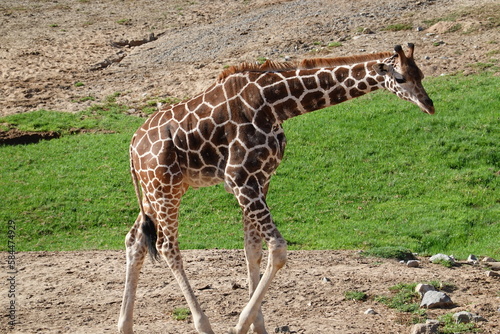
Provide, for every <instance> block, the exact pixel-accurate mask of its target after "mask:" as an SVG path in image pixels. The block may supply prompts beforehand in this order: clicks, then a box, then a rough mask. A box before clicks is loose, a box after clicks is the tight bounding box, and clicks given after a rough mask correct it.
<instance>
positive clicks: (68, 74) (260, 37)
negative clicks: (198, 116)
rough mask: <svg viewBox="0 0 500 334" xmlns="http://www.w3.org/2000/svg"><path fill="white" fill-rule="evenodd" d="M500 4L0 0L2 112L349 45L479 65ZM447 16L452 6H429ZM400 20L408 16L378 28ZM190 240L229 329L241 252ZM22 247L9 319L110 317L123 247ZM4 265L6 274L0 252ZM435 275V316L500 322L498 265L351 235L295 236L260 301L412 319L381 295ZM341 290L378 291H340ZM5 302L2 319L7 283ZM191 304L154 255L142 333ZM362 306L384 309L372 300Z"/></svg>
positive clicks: (77, 322) (336, 51)
mask: <svg viewBox="0 0 500 334" xmlns="http://www.w3.org/2000/svg"><path fill="white" fill-rule="evenodd" d="M499 13H500V5H499V4H498V1H496V0H481V1H472V0H420V1H415V0H396V1H393V0H380V1H372V0H358V1H347V0H335V1H333V0H330V1H319V0H318V1H310V0H307V1H305V0H293V1H280V0H275V1H259V0H258V1H247V0H241V1H235V0H223V1H210V0H198V1H189V2H187V1H180V0H173V1H168V2H166V1H160V0H143V1H140V2H137V1H132V0H102V1H94V0H57V1H56V0H54V1H49V0H36V1H35V0H31V1H20V0H2V2H1V3H0V115H7V114H13V113H20V112H26V111H30V110H36V109H40V108H44V109H52V110H60V111H78V110H82V109H84V108H86V107H88V106H89V105H90V104H92V103H99V102H102V101H105V99H106V97H108V96H110V95H112V94H114V93H117V92H119V93H120V96H119V97H118V102H119V103H126V104H127V105H130V106H131V109H132V110H131V112H133V111H134V110H133V109H135V108H140V107H141V106H144V105H146V104H147V103H148V101H151V100H154V99H155V98H158V97H161V98H165V97H179V98H183V97H186V96H192V95H194V94H195V93H197V92H199V91H200V90H202V89H203V88H204V87H206V86H208V85H209V84H210V83H211V82H212V81H213V80H214V79H215V77H216V76H217V74H218V73H219V72H221V71H222V70H223V69H224V67H225V66H228V65H235V64H238V63H240V62H242V61H248V62H254V61H257V60H259V59H262V58H270V59H274V60H280V61H284V60H285V59H300V58H304V57H315V56H321V57H324V56H344V55H351V54H360V53H370V52H378V51H385V50H391V49H392V48H393V46H394V45H395V44H405V43H407V42H413V43H415V44H416V57H417V61H418V64H419V65H420V67H421V68H422V69H423V71H424V73H425V74H426V75H431V76H437V75H441V74H449V73H454V72H456V71H465V73H471V72H474V71H476V70H478V68H479V67H478V66H474V64H477V63H488V62H491V59H492V58H498V42H499V38H498V37H499V34H498V20H499ZM443 18H448V19H453V20H454V21H453V22H450V21H444V22H438V23H436V21H433V22H429V21H428V20H433V19H443ZM397 23H399V24H401V23H406V24H410V25H411V26H412V29H411V30H403V31H387V30H384V29H385V28H386V27H387V26H389V25H391V24H397ZM419 27H420V28H425V29H424V30H422V31H417V28H419ZM365 28H367V29H369V30H370V31H371V32H372V33H369V32H370V31H368V30H364V29H365ZM418 30H421V29H418ZM332 42H340V43H341V46H336V47H335V46H332V45H331V44H330V43H332ZM329 45H330V46H329ZM471 65H472V66H471ZM77 82H79V83H82V84H80V85H75V83H77ZM89 96H90V97H92V99H93V101H91V100H89V98H88V97H89ZM437 112H439V111H437ZM183 254H184V258H185V262H186V267H187V272H188V275H189V277H190V279H191V281H192V284H193V286H194V287H195V289H196V294H197V295H198V296H199V299H200V302H201V303H202V305H203V308H204V309H205V310H206V313H207V314H208V316H209V317H210V318H211V321H212V323H213V327H214V330H215V331H216V333H224V332H225V330H226V329H227V328H229V327H230V326H232V325H234V324H235V323H236V321H237V316H238V312H239V311H240V310H241V308H242V307H243V305H244V303H245V301H246V299H247V297H246V295H247V292H246V290H245V289H246V273H245V262H244V255H243V252H242V251H241V250H199V251H198V250H196V251H194V250H193V251H184V253H183ZM478 255H479V254H478ZM2 258H4V256H3V255H2ZM16 260H17V262H18V269H19V272H18V274H17V275H16V298H17V299H16V302H17V306H18V309H17V319H18V324H17V325H16V326H15V328H14V330H13V331H12V332H14V333H114V332H116V330H115V328H116V327H115V326H116V321H117V317H118V313H119V308H120V302H121V294H122V289H123V281H124V265H125V254H124V252H123V251H95V252H59V253H19V254H17V258H16ZM1 269H2V272H1V274H0V278H1V280H2V282H5V275H7V274H6V273H7V269H6V268H5V263H4V261H2V268H1ZM324 277H327V278H329V279H330V280H331V281H329V282H323V278H324ZM431 280H439V281H442V282H446V283H450V284H453V285H454V286H455V287H456V289H455V290H454V291H451V292H450V293H449V295H450V297H451V298H452V300H453V302H454V303H455V306H454V307H453V308H451V309H445V310H429V311H428V316H429V317H430V318H437V317H438V316H439V315H442V314H444V313H448V312H457V311H460V310H469V311H471V312H474V313H477V314H479V315H481V316H483V317H484V318H486V319H487V320H488V322H482V323H479V324H478V326H479V327H480V328H481V329H482V330H483V332H482V333H486V334H488V333H490V334H493V333H499V332H500V327H499V325H500V320H499V318H500V311H499V308H500V295H499V291H500V280H499V279H498V278H492V277H486V274H485V269H484V268H483V267H482V266H471V265H462V266H460V267H455V268H452V269H448V268H445V267H443V266H440V265H432V264H429V263H428V262H427V260H426V259H422V262H421V268H407V267H405V266H403V265H401V264H399V263H398V262H397V261H391V260H380V259H372V258H364V257H360V256H359V254H357V253H356V252H355V251H349V252H345V251H312V252H310V251H308V252H305V251H304V252H303V251H300V252H299V251H294V252H290V256H289V262H288V264H287V266H286V267H285V268H284V269H283V270H282V271H281V272H280V273H279V275H278V277H277V279H276V280H275V282H274V283H273V285H272V291H270V293H269V294H268V297H267V298H266V301H265V304H264V307H263V309H264V315H265V317H266V320H267V325H268V331H269V332H270V333H272V332H274V331H275V328H280V327H283V326H288V327H289V329H290V332H291V333H294V332H295V333H333V334H335V333H338V334H350V333H377V334H380V333H409V330H410V327H411V324H410V322H411V321H410V319H409V317H408V316H407V315H404V314H401V313H398V312H395V311H393V310H390V309H388V308H387V307H385V306H384V305H381V304H379V303H377V302H375V301H374V299H373V297H374V296H376V295H381V294H389V291H388V287H390V286H392V285H395V284H397V283H409V282H417V281H418V282H421V281H431ZM240 287H241V288H240ZM347 290H360V291H364V292H366V293H367V294H368V296H369V298H368V300H367V301H365V302H354V301H349V300H345V298H344V292H345V291H347ZM2 291H3V290H2ZM2 294H3V292H2ZM0 303H1V309H2V310H3V311H2V316H1V321H2V325H1V326H0V328H2V329H1V330H0V332H3V328H5V327H4V324H5V323H7V317H6V316H5V315H4V310H5V309H6V308H7V306H8V304H7V303H8V299H7V298H5V296H3V297H2V298H0ZM185 305H186V303H185V302H184V300H183V298H182V296H181V295H180V292H179V290H178V288H177V285H176V283H175V282H173V281H172V276H171V274H170V272H169V270H168V269H167V268H166V266H165V265H164V264H153V263H151V262H150V261H149V260H148V261H147V262H146V264H145V266H144V269H143V275H142V277H141V281H140V284H139V291H138V301H137V304H136V320H135V323H136V331H137V333H194V330H193V326H192V324H191V323H190V322H189V321H176V320H173V319H172V317H171V312H172V310H173V309H174V308H177V307H185ZM368 308H373V309H374V310H375V311H376V312H377V314H376V315H366V314H364V311H366V310H367V309H368Z"/></svg>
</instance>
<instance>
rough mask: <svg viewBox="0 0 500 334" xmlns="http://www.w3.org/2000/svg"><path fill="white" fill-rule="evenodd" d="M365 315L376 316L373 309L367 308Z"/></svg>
mask: <svg viewBox="0 0 500 334" xmlns="http://www.w3.org/2000/svg"><path fill="white" fill-rule="evenodd" d="M365 314H377V312H375V310H374V309H371V308H369V309H368V310H366V311H365Z"/></svg>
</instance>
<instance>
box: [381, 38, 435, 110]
mask: <svg viewBox="0 0 500 334" xmlns="http://www.w3.org/2000/svg"><path fill="white" fill-rule="evenodd" d="M408 48H409V52H408V55H406V54H405V53H404V51H403V48H402V47H401V45H396V46H395V47H394V51H396V53H395V54H394V56H392V57H390V58H387V59H385V60H384V61H382V62H381V63H377V64H375V65H373V69H374V70H375V72H377V74H378V75H381V76H383V77H384V79H385V88H387V89H388V90H389V91H391V92H393V93H394V94H396V95H397V96H399V97H400V98H402V99H403V100H407V101H410V102H413V103H415V104H416V105H417V106H419V107H420V109H422V111H423V112H426V113H428V114H434V104H433V103H432V100H431V99H430V98H429V96H428V95H427V92H426V91H425V89H424V87H423V86H422V79H423V78H424V74H423V73H422V71H421V70H420V69H419V68H418V66H417V64H415V61H414V59H413V50H414V48H415V46H414V45H413V44H411V43H409V44H408Z"/></svg>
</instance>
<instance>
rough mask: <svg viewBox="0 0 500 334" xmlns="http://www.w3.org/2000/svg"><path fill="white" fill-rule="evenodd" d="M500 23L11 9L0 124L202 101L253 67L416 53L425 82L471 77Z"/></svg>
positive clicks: (307, 2) (371, 8)
mask: <svg viewBox="0 0 500 334" xmlns="http://www.w3.org/2000/svg"><path fill="white" fill-rule="evenodd" d="M499 13H500V5H499V4H498V1H496V0H480V1H478V0H418V1H417V0H396V1H394V0H379V1H372V0H356V1H349V0H328V1H323V0H321V1H320V0H292V1H283V0H272V1H263V0H257V1H248V0H223V1H211V0H198V1H181V0H172V1H167V2H165V1H160V0H142V1H140V2H137V1H132V0H101V1H95V0H53V1H51V0H21V1H20V0H2V2H1V3H0V115H6V114H12V113H20V112H26V111H29V110H36V109H41V108H43V109H50V110H59V111H78V110H82V109H84V108H86V107H88V106H89V105H91V104H92V103H99V102H102V101H104V100H105V99H106V97H108V96H110V95H112V94H115V93H119V94H120V97H119V98H118V102H119V103H125V104H127V105H129V106H131V109H135V108H140V107H141V106H144V105H147V103H148V101H151V100H154V99H155V98H158V97H161V98H164V97H177V98H184V97H188V96H193V95H195V94H196V93H198V92H200V91H201V90H203V89H204V88H206V87H207V86H208V85H209V84H210V83H211V82H212V81H213V80H214V78H215V77H216V76H217V74H218V73H220V72H221V71H222V70H223V69H224V67H225V66H229V65H236V64H239V63H241V62H243V61H247V62H255V61H257V60H262V59H264V58H269V59H273V60H278V61H284V60H285V59H292V60H293V59H301V58H305V57H318V56H321V57H325V56H345V55H352V54H362V53H371V52H380V51H386V50H387V51H388V50H392V48H393V47H394V45H396V44H406V43H408V42H413V43H415V44H416V57H417V61H418V64H419V65H420V67H421V68H422V69H423V71H424V73H425V74H426V75H434V76H436V75H441V74H449V73H454V72H456V71H465V72H466V73H470V72H474V71H476V70H477V69H478V66H474V64H477V63H478V62H479V63H483V64H485V63H491V59H492V58H496V59H498V50H499V47H498V42H499V38H498V37H499V33H498V25H499V20H500V18H499V15H500V14H499ZM439 19H441V20H442V19H446V20H448V21H441V22H438V23H436V21H437V20H439ZM450 20H451V21H450ZM394 24H407V25H409V26H410V27H411V30H402V31H388V30H386V28H387V27H388V26H390V25H394ZM364 29H366V30H364ZM422 29H424V30H422ZM417 30H422V31H417ZM333 42H340V43H341V44H342V45H341V46H337V47H335V46H333V45H332V44H331V43H333ZM329 45H330V46H329ZM471 65H472V66H471ZM479 67H480V66H479ZM76 83H79V84H77V85H75V84H76ZM132 111H133V110H132Z"/></svg>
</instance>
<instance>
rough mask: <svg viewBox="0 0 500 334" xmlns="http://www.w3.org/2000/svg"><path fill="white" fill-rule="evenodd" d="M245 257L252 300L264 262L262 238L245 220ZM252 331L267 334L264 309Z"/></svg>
mask: <svg viewBox="0 0 500 334" xmlns="http://www.w3.org/2000/svg"><path fill="white" fill-rule="evenodd" d="M244 224H245V257H246V260H247V270H248V288H249V294H250V298H251V297H252V295H253V293H254V291H255V289H256V288H257V285H258V284H259V281H260V264H261V261H262V238H261V237H260V236H259V234H258V233H257V232H256V231H255V227H254V226H253V224H252V223H251V222H250V221H248V220H245V223H244ZM251 330H253V332H254V333H258V334H267V331H266V328H265V325H264V316H263V315H262V309H261V308H259V311H258V313H257V316H256V318H255V320H254V322H253V324H252V326H251Z"/></svg>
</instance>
